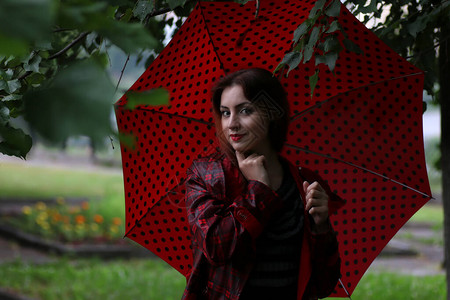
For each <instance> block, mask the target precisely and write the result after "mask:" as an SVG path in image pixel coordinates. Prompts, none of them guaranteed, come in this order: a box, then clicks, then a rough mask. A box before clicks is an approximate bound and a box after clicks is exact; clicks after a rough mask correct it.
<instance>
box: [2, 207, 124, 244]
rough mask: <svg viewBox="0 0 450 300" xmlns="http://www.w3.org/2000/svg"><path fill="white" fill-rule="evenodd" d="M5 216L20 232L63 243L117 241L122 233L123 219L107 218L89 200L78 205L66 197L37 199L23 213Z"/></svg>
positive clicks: (8, 223)
mask: <svg viewBox="0 0 450 300" xmlns="http://www.w3.org/2000/svg"><path fill="white" fill-rule="evenodd" d="M3 219H4V222H5V223H6V224H7V225H9V226H12V227H15V228H18V229H20V230H21V231H24V232H27V233H31V234H35V235H39V236H41V237H43V238H44V239H48V240H57V241H60V242H63V243H71V244H80V243H96V242H97V243H117V242H118V241H120V240H121V238H122V236H123V234H122V231H121V225H122V219H121V218H119V217H108V218H105V217H104V216H102V215H101V214H99V213H97V212H94V211H93V210H91V209H90V204H89V202H87V201H83V202H81V203H80V204H78V205H73V204H67V203H66V201H65V200H64V198H58V199H57V200H56V204H55V205H47V204H46V203H44V202H37V203H36V204H35V205H32V206H30V205H26V206H23V208H22V213H21V214H20V215H18V216H9V217H5V218H3Z"/></svg>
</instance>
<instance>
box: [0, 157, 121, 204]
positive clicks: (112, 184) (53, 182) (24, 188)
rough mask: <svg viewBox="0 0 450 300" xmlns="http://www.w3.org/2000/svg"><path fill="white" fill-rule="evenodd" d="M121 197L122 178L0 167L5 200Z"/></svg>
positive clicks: (13, 165) (11, 165)
mask: <svg viewBox="0 0 450 300" xmlns="http://www.w3.org/2000/svg"><path fill="white" fill-rule="evenodd" d="M107 194H120V195H123V181H122V175H121V174H118V173H114V174H107V173H104V172H90V171H85V170H73V169H62V168H49V167H39V166H27V165H24V164H17V163H5V162H2V163H1V164H0V195H2V198H5V197H15V198H17V197H33V198H48V197H51V198H54V197H59V196H61V197H88V198H90V197H104V196H106V195H107Z"/></svg>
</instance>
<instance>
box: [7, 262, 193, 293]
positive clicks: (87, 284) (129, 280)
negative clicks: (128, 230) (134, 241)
mask: <svg viewBox="0 0 450 300" xmlns="http://www.w3.org/2000/svg"><path fill="white" fill-rule="evenodd" d="M185 282H186V281H185V278H184V277H183V276H182V275H180V274H179V273H178V272H177V271H175V270H174V269H172V268H171V267H170V266H169V265H167V264H166V263H165V262H162V261H159V260H129V261H126V260H118V261H107V262H105V261H101V260H96V259H84V260H77V261H76V262H74V261H69V260H67V259H62V260H59V261H57V262H55V263H51V264H45V265H29V264H27V263H23V262H20V261H17V262H14V263H8V264H3V265H0V286H2V287H9V288H10V289H12V290H14V291H16V292H20V294H23V295H26V296H28V297H31V298H36V299H42V300H60V299H83V300H91V299H92V300H94V299H95V300H97V299H108V300H115V299H117V300H122V299H136V300H139V299H154V300H157V299H160V300H171V299H181V295H182V293H183V290H184V286H185Z"/></svg>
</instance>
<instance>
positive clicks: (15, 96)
mask: <svg viewBox="0 0 450 300" xmlns="http://www.w3.org/2000/svg"><path fill="white" fill-rule="evenodd" d="M20 99H22V95H18V94H10V95H8V96H5V97H3V98H2V101H4V102H6V101H16V100H20Z"/></svg>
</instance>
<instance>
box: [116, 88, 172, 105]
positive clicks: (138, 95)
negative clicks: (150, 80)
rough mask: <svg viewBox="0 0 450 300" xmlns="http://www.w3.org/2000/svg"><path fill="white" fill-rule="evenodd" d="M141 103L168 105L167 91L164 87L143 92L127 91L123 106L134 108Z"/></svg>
mask: <svg viewBox="0 0 450 300" xmlns="http://www.w3.org/2000/svg"><path fill="white" fill-rule="evenodd" d="M141 105H149V106H159V105H169V92H168V91H167V90H165V89H151V90H148V91H143V92H136V91H129V92H128V93H127V104H126V106H125V107H126V108H127V109H134V108H136V107H137V106H141Z"/></svg>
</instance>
